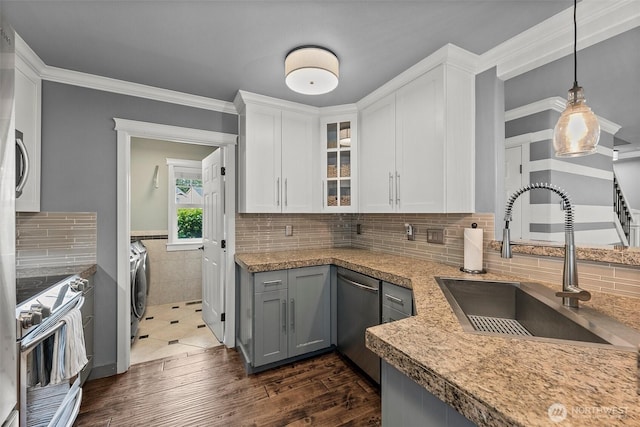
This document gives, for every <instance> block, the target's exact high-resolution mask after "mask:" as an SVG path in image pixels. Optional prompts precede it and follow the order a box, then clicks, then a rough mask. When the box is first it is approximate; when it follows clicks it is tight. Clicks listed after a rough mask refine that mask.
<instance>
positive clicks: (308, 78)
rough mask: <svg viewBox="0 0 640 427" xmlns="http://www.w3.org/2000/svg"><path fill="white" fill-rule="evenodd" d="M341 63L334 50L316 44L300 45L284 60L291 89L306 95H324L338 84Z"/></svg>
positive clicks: (287, 81)
mask: <svg viewBox="0 0 640 427" xmlns="http://www.w3.org/2000/svg"><path fill="white" fill-rule="evenodd" d="M339 68H340V63H339V62H338V58H337V57H336V56H335V55H334V54H333V52H331V51H329V50H327V49H323V48H321V47H316V46H304V47H299V48H296V49H294V50H292V51H291V52H289V54H288V55H287V57H286V58H285V60H284V73H285V82H286V83H287V86H288V87H289V89H291V90H293V91H294V92H298V93H302V94H304V95H322V94H324V93H328V92H331V91H332V90H334V89H335V88H336V87H337V86H338V77H339V73H340V71H339Z"/></svg>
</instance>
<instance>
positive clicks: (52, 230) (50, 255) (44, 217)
mask: <svg viewBox="0 0 640 427" xmlns="http://www.w3.org/2000/svg"><path fill="white" fill-rule="evenodd" d="M96 224H97V214H96V213H95V212H35V213H32V212H18V213H16V268H27V267H28V268H33V267H47V266H60V265H79V264H95V262H96V238H97V237H96V236H97V226H96Z"/></svg>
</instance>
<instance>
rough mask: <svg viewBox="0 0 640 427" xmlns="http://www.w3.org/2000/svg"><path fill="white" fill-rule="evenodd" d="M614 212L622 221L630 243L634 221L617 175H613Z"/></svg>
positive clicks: (621, 223) (623, 229)
mask: <svg viewBox="0 0 640 427" xmlns="http://www.w3.org/2000/svg"><path fill="white" fill-rule="evenodd" d="M613 211H614V212H615V214H616V216H617V217H618V220H619V221H620V225H621V226H622V231H623V233H624V235H625V237H626V238H627V241H629V238H630V237H631V221H632V215H631V208H630V207H629V204H628V203H627V201H626V199H625V197H624V193H623V192H622V188H621V187H620V183H619V182H618V179H617V177H616V175H615V174H613Z"/></svg>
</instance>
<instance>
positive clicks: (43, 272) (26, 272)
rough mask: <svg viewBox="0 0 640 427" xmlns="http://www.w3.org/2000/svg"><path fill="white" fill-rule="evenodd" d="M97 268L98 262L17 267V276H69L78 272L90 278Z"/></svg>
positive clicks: (81, 275) (79, 274)
mask: <svg viewBox="0 0 640 427" xmlns="http://www.w3.org/2000/svg"><path fill="white" fill-rule="evenodd" d="M96 269H97V266H96V264H81V265H60V266H47V267H33V268H28V267H27V268H17V269H16V278H17V279H23V278H27V277H41V276H58V275H63V274H68V275H69V276H71V275H74V274H77V275H78V276H80V277H82V278H83V279H88V278H89V277H91V276H92V275H93V274H95V273H96Z"/></svg>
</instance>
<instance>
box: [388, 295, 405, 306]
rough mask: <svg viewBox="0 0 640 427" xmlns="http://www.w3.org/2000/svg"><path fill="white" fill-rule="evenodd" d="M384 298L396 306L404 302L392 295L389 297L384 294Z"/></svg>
mask: <svg viewBox="0 0 640 427" xmlns="http://www.w3.org/2000/svg"><path fill="white" fill-rule="evenodd" d="M384 297H385V298H386V299H388V300H389V301H393V302H396V303H398V304H402V305H404V300H402V299H400V298H398V297H394V296H393V295H389V294H384Z"/></svg>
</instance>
